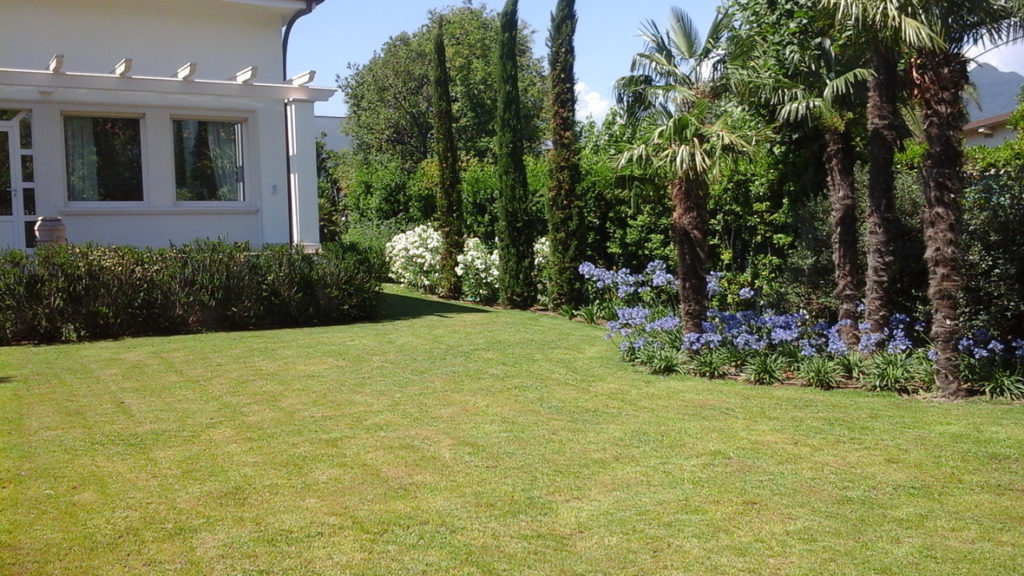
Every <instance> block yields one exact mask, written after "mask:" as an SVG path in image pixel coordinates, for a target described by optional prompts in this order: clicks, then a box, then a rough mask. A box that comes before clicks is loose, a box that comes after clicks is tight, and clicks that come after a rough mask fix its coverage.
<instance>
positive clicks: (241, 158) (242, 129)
mask: <svg viewBox="0 0 1024 576" xmlns="http://www.w3.org/2000/svg"><path fill="white" fill-rule="evenodd" d="M249 120H250V119H249V118H248V117H245V116H227V115H213V114H193V113H188V112H184V113H171V114H170V115H169V117H168V122H169V125H168V133H169V135H170V139H171V158H170V165H171V174H170V177H171V195H172V200H173V202H174V205H176V206H193V207H199V206H202V207H208V208H210V209H215V208H216V207H217V206H225V207H227V206H245V205H249V204H251V202H250V199H249V193H250V190H249V183H250V181H251V179H250V177H249V172H250V170H251V168H250V166H251V157H250V152H249V150H250V146H249V138H250V136H249V132H250V130H249ZM181 121H191V122H217V123H223V124H235V125H236V126H237V136H236V147H237V148H239V149H238V150H236V151H235V155H236V158H237V161H238V162H239V163H240V165H239V166H237V167H236V168H237V170H238V176H239V182H238V184H239V187H240V190H239V197H238V198H237V199H234V200H182V199H179V198H178V173H177V172H178V170H177V165H178V158H177V148H176V139H177V136H176V134H175V129H174V127H175V123H176V122H181Z"/></svg>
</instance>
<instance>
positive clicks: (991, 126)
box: [963, 112, 1017, 146]
mask: <svg viewBox="0 0 1024 576" xmlns="http://www.w3.org/2000/svg"><path fill="white" fill-rule="evenodd" d="M1010 114H1011V112H1006V113H1005V114H999V115H997V116H990V117H988V118H982V119H980V120H975V121H973V122H969V123H968V124H966V125H965V126H964V128H963V132H964V146H978V145H981V146H998V145H1000V144H1002V143H1003V142H1006V141H1009V140H1016V139H1017V133H1016V131H1015V130H1014V129H1013V127H1011V126H1010Z"/></svg>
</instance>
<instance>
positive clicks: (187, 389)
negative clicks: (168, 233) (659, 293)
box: [0, 292, 1024, 576]
mask: <svg viewBox="0 0 1024 576" xmlns="http://www.w3.org/2000/svg"><path fill="white" fill-rule="evenodd" d="M387 298H388V306H387V315H388V320H386V321H383V322H380V323H372V324H360V325H353V326H340V327H329V328H314V329H303V330H278V331H263V332H244V333H233V334H204V335H198V336H184V337H169V338H141V339H134V340H124V341H118V342H97V343H89V344H79V345H69V346H51V347H21V348H4V349H0V573H2V574H19V575H21V574H62V575H64V574H82V575H85V574H88V575H93V574H146V575H151V574H228V575H235V574H237V575H257V574H267V575H269V574H274V575H277V574H294V575H307V574H324V575H327V574H581V575H583V574H586V575H591V574H615V575H618V574H743V575H747V574H828V575H835V574H900V575H909V574H935V575H944V576H945V575H954V574H964V575H968V574H971V575H973V574H986V575H1000V574H1006V575H1011V574H1021V572H1022V570H1024V568H1022V567H1024V406H1020V405H1011V404H1005V403H989V402H984V401H977V400H975V401H969V402H963V403H958V404H949V403H940V402H934V401H926V400H918V399H906V398H900V397H897V396H892V395H880V394H868V393H864V392H859V391H849V390H846V391H832V392H823V391H819V390H813V389H806V388H795V387H775V388H758V387H753V386H748V385H744V384H740V383H735V382H708V381H703V380H697V379H692V378H685V377H681V376H680V377H668V378H666V377H656V376H649V375H646V374H644V373H643V372H641V371H639V370H637V369H635V368H632V367H630V366H628V365H626V364H623V363H621V362H619V361H618V360H617V358H616V349H615V346H614V345H613V344H611V343H609V342H606V341H604V340H603V339H602V335H603V331H602V330H601V329H600V328H597V327H594V326H587V325H583V324H579V323H571V322H568V321H566V320H564V319H561V318H557V317H552V316H545V315H539V314H533V313H527V312H510V311H490V310H485V309H481V308H476V307H472V306H463V305H454V304H447V303H440V302H434V301H429V300H425V299H421V298H418V297H415V296H413V295H410V294H408V293H405V292H392V293H391V294H389V295H388V297H387Z"/></svg>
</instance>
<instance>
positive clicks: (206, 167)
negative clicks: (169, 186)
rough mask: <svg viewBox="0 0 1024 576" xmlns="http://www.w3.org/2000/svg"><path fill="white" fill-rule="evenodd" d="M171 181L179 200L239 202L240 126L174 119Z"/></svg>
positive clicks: (240, 165)
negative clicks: (172, 173) (172, 180)
mask: <svg viewBox="0 0 1024 576" xmlns="http://www.w3.org/2000/svg"><path fill="white" fill-rule="evenodd" d="M173 132H174V182H175V190H176V199H177V200H179V201H194V200H198V201H207V200H212V201H236V202H237V201H241V200H243V199H244V195H243V180H244V178H243V166H242V138H241V136H242V124H241V123H238V122H214V121H209V120H174V126H173Z"/></svg>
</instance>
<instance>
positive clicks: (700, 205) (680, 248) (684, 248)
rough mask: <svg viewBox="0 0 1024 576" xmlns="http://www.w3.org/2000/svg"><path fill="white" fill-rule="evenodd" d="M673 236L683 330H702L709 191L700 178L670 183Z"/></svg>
mask: <svg viewBox="0 0 1024 576" xmlns="http://www.w3.org/2000/svg"><path fill="white" fill-rule="evenodd" d="M672 208H673V210H672V236H673V240H674V242H675V246H676V275H677V277H678V278H679V313H680V315H681V316H682V320H683V330H684V332H686V333H698V334H699V333H703V332H704V320H705V318H706V317H707V311H708V279H707V263H708V237H707V229H708V192H707V183H706V182H704V181H702V180H689V179H686V178H679V179H676V180H675V181H673V182H672Z"/></svg>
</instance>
